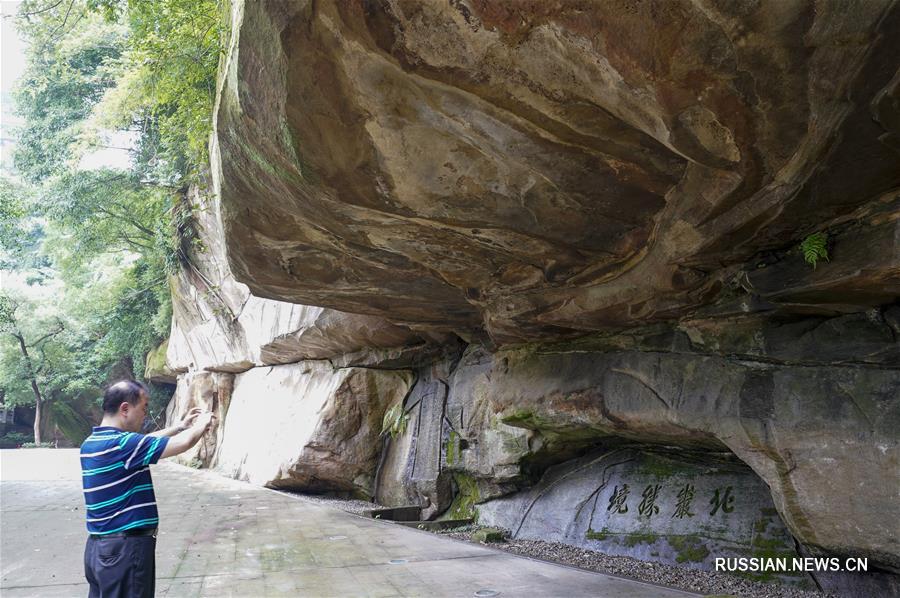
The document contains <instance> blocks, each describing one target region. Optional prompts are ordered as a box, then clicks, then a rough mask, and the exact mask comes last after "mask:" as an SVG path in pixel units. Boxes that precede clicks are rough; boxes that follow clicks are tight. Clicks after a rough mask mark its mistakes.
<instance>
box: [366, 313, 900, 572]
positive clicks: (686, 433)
mask: <svg viewBox="0 0 900 598" xmlns="http://www.w3.org/2000/svg"><path fill="white" fill-rule="evenodd" d="M895 309H896V308H891V309H889V310H886V311H885V312H881V311H877V310H876V311H874V312H871V313H869V314H865V315H863V314H860V315H848V316H841V317H837V318H831V319H818V320H817V319H811V318H799V319H796V320H794V321H790V320H780V319H777V318H776V319H768V320H767V319H765V318H763V317H761V316H755V317H753V318H751V319H750V321H749V323H748V322H747V321H742V319H741V318H738V319H736V320H724V321H720V320H716V322H718V324H717V325H714V324H711V323H709V322H703V321H699V320H695V321H685V322H683V323H682V324H681V325H680V327H679V328H659V327H651V328H649V329H643V330H635V331H633V333H632V335H631V336H626V335H622V334H618V335H612V336H610V337H607V338H603V337H592V338H584V339H580V340H578V341H571V342H562V343H557V344H555V345H547V344H541V345H534V346H530V347H526V348H521V349H510V350H500V351H497V352H493V353H491V352H489V351H485V350H484V349H481V348H478V347H475V346H470V348H469V350H468V351H467V352H466V354H465V355H464V356H463V357H462V359H461V360H460V361H459V363H458V364H456V365H455V366H454V369H453V372H452V375H449V376H446V377H445V380H446V382H445V384H446V385H447V387H448V390H447V391H445V392H443V393H437V392H430V393H429V392H427V390H426V389H424V388H423V389H422V390H419V389H418V388H417V390H415V391H414V392H413V394H412V395H411V396H416V395H417V394H418V393H421V394H423V395H425V396H427V397H428V398H429V399H430V400H432V401H433V402H434V404H433V405H431V406H430V407H429V410H428V411H427V412H426V411H423V410H422V409H421V408H418V409H415V408H414V409H412V410H411V412H412V414H413V416H414V417H415V418H417V419H416V420H414V421H415V422H416V426H415V428H414V429H413V430H412V431H410V432H409V435H410V437H409V438H408V439H401V441H400V448H397V449H395V448H394V447H393V446H392V447H391V451H395V450H397V451H399V452H401V453H404V454H405V453H413V452H415V451H423V450H424V449H423V446H425V443H429V445H428V446H430V448H429V449H428V451H427V452H423V453H422V454H423V455H426V456H425V457H424V460H425V462H426V463H428V464H436V463H439V462H440V463H443V466H442V468H441V469H440V470H439V469H437V466H436V465H431V473H430V479H431V480H432V484H433V485H434V487H435V488H438V489H440V486H439V485H437V483H436V482H437V481H438V480H439V476H440V475H446V473H449V474H451V476H452V478H453V482H454V488H453V492H454V494H455V497H454V505H453V508H452V509H451V511H453V512H455V513H456V514H457V515H460V514H469V515H472V514H474V512H475V509H474V506H475V505H476V504H478V503H481V502H484V501H486V500H489V499H491V498H495V497H498V496H502V495H505V494H509V493H510V492H514V491H516V490H517V489H520V488H523V487H526V486H528V485H530V484H532V483H534V482H535V481H536V478H535V476H536V475H540V474H541V472H542V471H543V470H544V469H545V468H546V467H547V466H548V465H552V464H555V463H560V462H562V461H565V460H566V459H571V458H575V457H578V455H579V454H580V452H582V451H584V450H588V449H591V448H592V447H595V446H597V445H598V444H600V445H607V446H609V445H615V444H616V443H617V442H623V441H626V442H632V443H645V444H656V445H668V446H675V447H681V448H682V449H690V450H695V451H701V452H702V451H708V452H710V453H719V452H723V451H728V450H730V451H731V452H732V453H733V454H735V455H737V456H738V457H739V458H740V459H741V460H743V461H744V462H745V463H747V464H748V465H749V466H750V467H751V468H752V469H753V471H754V472H755V473H756V475H758V476H759V477H761V478H762V479H763V480H764V481H765V483H766V484H767V485H768V487H769V489H770V491H771V493H772V497H773V500H774V504H775V507H776V508H777V509H778V512H779V513H780V514H781V516H782V518H783V519H784V522H785V523H786V524H787V526H788V527H789V528H790V530H791V531H792V533H793V534H794V535H795V536H796V537H797V538H798V539H799V540H800V541H801V542H803V543H805V544H808V545H810V546H815V547H819V548H821V549H824V550H828V551H832V552H835V553H838V554H858V555H866V556H869V557H871V558H872V559H873V560H874V561H875V562H879V563H882V564H884V565H885V566H888V567H890V568H894V569H896V568H898V567H900V560H898V559H900V556H898V555H900V545H898V538H897V534H896V530H895V529H893V528H892V527H891V526H885V525H884V521H885V518H886V517H887V518H889V519H891V520H893V519H897V518H900V510H898V509H900V507H898V504H900V503H898V501H897V486H896V484H891V483H889V484H883V483H882V480H897V479H900V436H898V434H897V430H898V429H900V402H898V400H897V397H898V396H900V372H898V369H897V366H896V364H897V361H896V360H897V342H896V338H897V337H896V336H895V334H896V332H895V331H894V329H893V322H894V320H895V318H896V314H895V312H894V310H895ZM742 326H743V327H742ZM711 350H712V351H711ZM707 351H709V352H707ZM718 351H723V352H725V353H728V354H729V355H730V357H725V356H723V355H722V354H721V353H718ZM411 406H413V407H416V405H412V404H411ZM420 420H421V421H420ZM440 422H443V423H442V424H441V423H440ZM431 428H435V429H434V431H431V432H428V434H427V435H426V434H424V433H423V432H422V430H430V429H431ZM438 444H439V445H440V449H439V452H440V454H439V455H437V456H434V455H435V454H436V453H435V451H436V449H435V448H434V447H435V446H436V445H438ZM391 454H393V453H389V455H391ZM415 460H416V457H415V456H411V457H409V458H407V459H406V460H405V461H401V462H400V465H401V466H403V464H408V463H410V462H412V461H415ZM405 466H406V467H408V465H405ZM416 467H417V469H418V470H419V471H420V474H419V475H420V477H421V476H422V474H421V472H422V471H423V467H422V465H419V464H417V465H416ZM380 480H381V483H382V484H386V483H388V481H391V482H390V483H394V484H397V483H402V484H405V485H406V487H407V495H406V497H405V498H413V497H414V496H415V494H414V493H412V494H411V493H410V492H411V491H412V490H413V489H415V488H420V487H422V482H421V481H413V480H414V478H413V477H412V476H409V475H407V476H406V477H405V478H404V476H403V475H401V473H400V472H399V471H398V469H397V462H395V461H392V460H391V459H388V461H387V462H386V464H385V470H384V471H382V473H381V477H380ZM862 488H865V491H861V489H862ZM394 492H396V490H394ZM420 494H421V493H420ZM388 495H389V493H388V492H385V491H382V490H381V489H380V488H379V496H380V497H381V496H385V497H387V496H388ZM433 496H434V495H433V494H432V495H429V500H431V501H432V502H434V501H435V499H434V498H433ZM448 500H450V499H449V498H448V497H446V496H444V497H442V498H439V499H438V500H437V502H440V503H442V504H446V502H447V501H448Z"/></svg>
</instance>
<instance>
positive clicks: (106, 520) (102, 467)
mask: <svg viewBox="0 0 900 598" xmlns="http://www.w3.org/2000/svg"><path fill="white" fill-rule="evenodd" d="M168 442H169V439H168V438H166V437H154V436H145V435H143V434H137V433H135V432H123V431H122V430H120V429H118V428H114V427H112V426H96V427H94V429H93V430H92V431H91V435H90V436H88V437H87V439H86V440H85V441H84V442H83V443H82V445H81V479H82V484H83V486H84V502H85V505H86V506H87V510H86V514H87V529H88V533H91V534H113V533H115V532H121V531H125V530H129V529H133V528H138V527H156V526H157V525H158V523H159V513H158V512H157V510H156V496H155V495H154V494H153V480H152V479H151V477H150V465H152V464H154V463H156V462H157V461H159V458H160V456H162V453H163V451H164V450H165V448H166V444H168Z"/></svg>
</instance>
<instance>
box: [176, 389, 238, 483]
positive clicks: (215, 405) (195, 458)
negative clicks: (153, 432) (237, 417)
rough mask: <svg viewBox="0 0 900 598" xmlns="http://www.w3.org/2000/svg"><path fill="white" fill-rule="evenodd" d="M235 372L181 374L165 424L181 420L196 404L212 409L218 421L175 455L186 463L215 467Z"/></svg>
mask: <svg viewBox="0 0 900 598" xmlns="http://www.w3.org/2000/svg"><path fill="white" fill-rule="evenodd" d="M233 388H234V375H233V374H228V373H222V372H191V373H188V374H182V375H181V376H179V377H178V385H177V386H176V388H175V394H174V395H173V396H172V399H171V400H170V401H169V405H168V407H167V408H166V425H168V426H171V425H174V424H176V423H178V422H180V421H181V420H182V419H184V417H185V416H186V415H187V414H188V412H189V411H190V410H191V409H193V408H194V407H199V408H200V409H203V410H204V411H212V412H213V413H214V414H215V416H216V423H215V425H214V426H213V427H212V429H211V430H209V431H208V432H207V433H206V434H204V435H203V437H202V438H201V439H200V441H199V442H198V443H197V444H195V445H194V446H193V447H192V448H190V449H188V450H187V451H185V452H183V453H181V454H180V455H176V456H175V457H173V459H175V460H176V461H178V462H179V463H181V464H183V465H189V466H191V467H212V466H213V465H214V464H215V462H216V453H217V452H218V450H219V447H220V446H221V444H222V439H223V438H224V435H225V414H226V413H227V412H228V405H229V403H230V402H231V393H232V390H233Z"/></svg>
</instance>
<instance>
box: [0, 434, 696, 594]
mask: <svg viewBox="0 0 900 598" xmlns="http://www.w3.org/2000/svg"><path fill="white" fill-rule="evenodd" d="M152 471H153V476H154V483H155V487H156V495H157V502H158V508H159V511H160V519H161V524H160V535H159V538H158V541H157V542H158V543H157V586H156V587H157V595H158V596H178V597H181V596H247V597H253V598H256V597H259V596H283V595H290V596H373V597H375V596H378V597H382V596H384V597H387V596H428V597H429V598H435V597H440V596H492V595H496V596H502V597H507V596H566V597H570V596H572V597H574V596H615V597H620V598H628V597H645V596H654V597H656V596H658V597H661V598H663V597H664V598H668V597H672V598H674V597H683V596H692V595H693V594H689V593H686V592H681V591H677V590H671V589H668V588H662V587H658V586H653V585H649V584H644V583H641V582H637V581H631V580H626V579H621V578H617V577H612V576H608V575H602V574H598V573H592V572H588V571H582V570H579V569H574V568H569V567H562V566H559V565H554V564H550V563H544V562H540V561H534V560H530V559H526V558H522V557H518V556H514V555H511V554H507V553H504V552H501V551H497V550H493V549H490V548H486V547H482V546H478V545H475V544H470V543H465V542H459V541H455V540H451V539H449V538H444V537H439V536H435V535H432V534H429V533H427V532H422V531H419V530H414V529H409V528H406V527H403V526H399V525H395V524H392V523H388V522H382V521H375V520H370V519H365V518H362V517H357V516H355V515H351V514H349V513H345V512H343V511H338V510H335V509H331V508H328V507H323V506H320V505H316V504H313V503H310V502H307V501H304V500H302V499H299V498H296V497H292V496H288V495H284V494H281V493H277V492H273V491H270V490H266V489H264V488H258V487H255V486H250V485H249V484H246V483H243V482H238V481H235V480H230V479H226V478H223V477H221V476H219V475H217V474H214V473H212V472H208V471H198V470H193V469H190V468H186V467H182V466H179V465H175V464H172V463H161V464H159V465H156V466H155V467H154V469H153V470H152ZM0 529H2V531H0V578H2V579H0V593H2V595H3V597H4V598H12V597H20V596H40V597H44V596H86V595H87V585H86V583H85V581H84V573H83V566H82V554H83V550H84V541H85V534H86V532H85V528H84V503H83V498H82V494H81V476H80V469H79V464H78V453H77V451H76V450H68V449H58V450H53V449H19V450H3V451H0ZM492 592H497V593H496V594H493V593H492Z"/></svg>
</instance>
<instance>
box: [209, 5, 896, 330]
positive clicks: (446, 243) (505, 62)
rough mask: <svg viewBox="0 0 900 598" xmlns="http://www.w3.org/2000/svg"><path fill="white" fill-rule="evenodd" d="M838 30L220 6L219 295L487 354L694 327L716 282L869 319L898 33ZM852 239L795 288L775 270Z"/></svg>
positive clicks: (429, 10) (802, 25)
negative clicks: (407, 331) (647, 329)
mask: <svg viewBox="0 0 900 598" xmlns="http://www.w3.org/2000/svg"><path fill="white" fill-rule="evenodd" d="M853 6H854V9H853V10H847V9H846V7H845V6H843V5H842V4H841V3H835V2H793V3H790V2H778V1H771V2H737V3H722V2H706V1H701V0H672V1H668V2H637V3H635V2H596V3H591V4H590V5H589V6H586V5H585V4H584V3H583V2H579V1H574V0H572V1H569V0H565V1H562V2H556V3H552V4H551V3H547V2H544V1H543V0H536V1H531V0H529V1H522V2H481V1H469V0H464V1H459V2H444V1H439V0H427V1H424V2H423V1H419V0H384V1H383V2H362V1H344V0H341V1H338V0H324V1H318V2H311V1H305V2H304V1H297V2H291V3H289V4H287V5H285V4H283V3H278V2H240V1H238V2H235V3H234V11H233V22H232V40H231V46H230V50H229V53H228V57H227V61H226V62H225V64H224V68H223V81H222V85H221V88H220V94H219V104H218V110H217V113H216V119H215V120H216V123H215V125H216V136H215V144H216V145H215V151H213V171H214V175H215V177H216V180H217V181H218V183H217V184H218V186H219V189H220V193H221V208H222V209H221V213H222V221H223V225H224V229H225V231H226V243H227V244H228V246H229V259H230V260H231V266H232V270H233V271H234V272H235V274H236V276H237V277H238V278H239V279H240V280H241V281H243V282H246V284H248V285H249V287H250V288H251V289H252V290H253V292H254V293H255V294H258V295H260V296H268V297H275V298H279V299H282V300H290V301H296V302H299V303H308V304H313V305H327V306H329V307H333V308H336V309H340V310H343V311H349V312H354V313H368V314H375V315H382V316H385V317H386V318H388V319H389V320H391V321H394V322H402V323H406V324H415V325H416V326H418V327H419V328H427V329H431V330H452V331H454V332H456V333H457V334H459V335H460V336H462V337H463V338H467V339H472V338H476V339H484V338H489V339H490V340H491V341H492V342H494V343H498V344H508V343H513V342H522V341H533V340H538V339H541V338H544V339H546V338H550V339H554V338H559V337H560V336H562V335H566V334H570V335H571V334H573V333H576V332H584V331H596V330H599V331H605V330H609V329H610V328H616V327H617V328H625V327H631V326H635V325H642V324H646V323H648V322H651V321H665V320H670V319H672V318H676V317H682V316H686V315H690V314H691V313H692V312H693V311H695V310H697V309H698V308H701V307H703V306H706V305H710V304H712V303H716V302H718V301H721V300H722V299H723V298H724V296H726V295H727V294H728V292H729V285H731V284H734V282H735V280H738V281H741V282H743V283H744V284H746V283H747V279H749V281H750V283H751V284H752V285H753V287H754V288H756V289H757V293H758V294H759V295H760V296H762V297H763V298H765V299H766V300H768V301H769V302H771V303H774V304H778V305H781V306H783V307H785V308H787V309H795V310H796V309H798V308H799V305H798V304H809V303H812V304H815V305H816V306H818V309H819V310H820V311H821V310H822V309H823V308H824V309H827V310H830V313H832V314H833V313H834V310H838V311H842V310H847V309H849V310H854V311H858V310H861V309H865V308H867V307H873V306H877V305H880V304H883V303H885V302H890V301H892V300H893V298H894V297H896V296H897V295H898V294H900V275H898V270H900V262H898V257H897V256H898V253H900V252H898V244H897V239H898V235H897V221H896V218H894V217H892V216H890V215H889V214H891V213H893V214H895V213H896V204H893V205H894V207H891V208H890V210H889V212H888V214H887V215H886V214H885V213H884V212H882V207H883V205H882V203H881V199H883V198H886V199H887V200H893V199H895V198H896V194H897V188H898V185H900V170H898V169H897V152H898V150H897V148H898V146H900V144H898V133H900V117H898V116H900V108H898V106H900V103H898V94H900V86H898V82H900V75H898V70H897V64H896V56H897V55H898V54H900V37H898V36H897V35H895V32H896V31H898V30H900V9H898V8H897V5H896V3H894V2H891V1H889V0H871V1H867V2H858V3H855V4H854V5H853ZM876 213H880V216H873V215H874V214H876ZM871 218H874V220H872V219H871ZM867 219H868V220H867ZM853 223H856V224H859V225H861V226H857V225H854V226H855V232H852V233H851V234H850V237H849V239H848V241H849V242H847V243H843V242H841V243H840V247H833V252H832V253H833V259H832V260H831V261H830V262H827V263H825V262H824V260H823V263H822V264H821V266H820V267H818V268H817V269H816V270H815V271H814V272H808V271H807V268H806V266H805V265H804V263H803V261H802V259H799V258H797V256H796V254H794V255H793V256H790V255H785V253H784V252H783V251H782V250H784V249H785V248H789V247H793V246H795V245H796V244H797V243H799V242H800V241H801V240H802V239H803V238H804V237H806V236H807V235H809V234H810V233H814V232H816V231H822V230H825V231H828V233H829V236H830V237H832V238H833V239H835V238H838V237H840V236H841V235H842V234H843V232H845V231H844V229H845V228H846V227H847V226H848V225H850V224H853ZM851 228H854V227H851ZM773 268H774V270H773ZM761 270H762V271H761ZM785 282H787V283H788V284H787V285H786V288H785V287H784V283H785ZM823 304H824V305H823ZM804 309H806V310H807V311H809V310H810V309H811V308H810V307H809V306H804Z"/></svg>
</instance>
